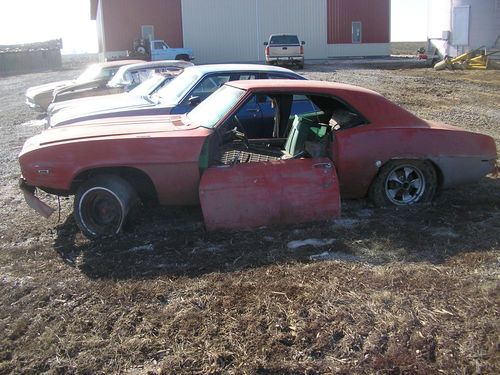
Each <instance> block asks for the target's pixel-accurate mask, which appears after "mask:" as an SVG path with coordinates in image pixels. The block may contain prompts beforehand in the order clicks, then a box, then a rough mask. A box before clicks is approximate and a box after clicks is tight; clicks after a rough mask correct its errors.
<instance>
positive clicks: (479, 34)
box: [453, 0, 500, 48]
mask: <svg viewBox="0 0 500 375" xmlns="http://www.w3.org/2000/svg"><path fill="white" fill-rule="evenodd" d="M453 6H454V7H460V6H470V13H469V48H477V47H480V46H482V45H484V46H486V47H492V46H493V45H494V44H495V41H496V39H497V37H498V36H499V35H500V29H499V27H498V20H497V18H496V16H497V14H496V12H495V11H496V9H495V8H496V0H454V1H453Z"/></svg>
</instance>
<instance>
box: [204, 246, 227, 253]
mask: <svg viewBox="0 0 500 375" xmlns="http://www.w3.org/2000/svg"><path fill="white" fill-rule="evenodd" d="M205 250H206V251H208V252H209V253H219V252H221V251H223V250H224V248H223V247H222V246H218V245H214V246H210V247H207V248H206V249H205Z"/></svg>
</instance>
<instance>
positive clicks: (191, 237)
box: [54, 178, 500, 279]
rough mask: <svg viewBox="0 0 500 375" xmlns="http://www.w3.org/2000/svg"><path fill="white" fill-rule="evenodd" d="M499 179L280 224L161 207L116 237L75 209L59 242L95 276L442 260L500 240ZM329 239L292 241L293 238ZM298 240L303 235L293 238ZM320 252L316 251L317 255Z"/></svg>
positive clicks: (69, 258) (348, 205)
mask: <svg viewBox="0 0 500 375" xmlns="http://www.w3.org/2000/svg"><path fill="white" fill-rule="evenodd" d="M499 187H500V180H499V179H490V178H486V179H484V180H483V181H482V182H481V183H480V184H477V185H472V186H470V187H463V188H461V189H455V190H448V191H446V192H445V193H443V194H442V195H441V196H440V197H438V199H437V200H436V202H434V203H432V204H430V205H420V206H414V207H405V208H397V207H396V208H384V209H374V208H372V207H370V206H369V204H368V203H367V202H366V201H347V202H344V203H343V205H344V206H343V216H342V218H341V219H338V220H335V221H329V222H319V223H312V224H311V223H309V224H304V225H295V226H287V227H281V228H280V227H278V228H259V229H255V230H242V231H228V232H214V233H207V232H206V231H205V229H204V226H203V220H202V216H201V212H200V210H199V209H198V208H190V209H165V208H155V209H148V210H145V211H144V212H143V214H142V215H141V219H140V220H139V221H138V222H136V223H134V225H133V226H132V227H131V228H127V230H126V231H125V233H124V234H123V235H121V236H120V237H119V238H117V239H114V240H106V241H96V242H91V241H88V240H86V239H84V238H83V236H82V235H81V233H79V231H78V230H77V228H76V225H75V223H74V220H73V218H72V216H69V217H68V218H67V220H66V221H65V222H64V223H62V224H60V225H59V226H57V228H56V229H57V233H58V235H57V240H56V242H55V244H54V248H55V249H56V251H57V252H58V253H59V254H60V256H61V257H62V258H63V259H64V260H65V261H66V262H67V263H68V264H69V265H72V266H75V267H78V268H79V269H80V270H81V271H82V272H83V273H84V274H85V275H87V276H88V277H90V278H92V279H102V278H104V279H107V278H110V279H130V278H138V279H143V278H154V277H157V276H160V275H167V276H173V277H179V276H185V277H198V276H200V275H203V274H206V273H212V272H234V271H238V270H242V269H247V268H252V267H261V266H265V265H269V264H275V263H293V262H310V261H312V260H311V256H312V257H313V259H316V260H328V259H333V260H347V261H359V262H365V263H370V264H383V263H387V262H394V261H402V262H430V263H441V262H444V261H445V260H446V259H448V258H449V257H451V256H454V255H456V254H459V253H465V252H470V251H486V250H490V249H491V248H493V247H495V246H498V242H499V236H498V233H500V193H499V191H500V189H498V188H499ZM307 239H320V240H323V243H322V244H321V243H319V244H315V245H311V244H309V245H307V244H304V245H303V246H298V247H297V248H294V249H291V248H290V242H291V241H302V240H307ZM295 244H297V243H295ZM314 257H315V258H314Z"/></svg>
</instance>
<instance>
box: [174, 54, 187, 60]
mask: <svg viewBox="0 0 500 375" xmlns="http://www.w3.org/2000/svg"><path fill="white" fill-rule="evenodd" d="M175 59H176V60H182V61H189V56H188V55H177V56H175Z"/></svg>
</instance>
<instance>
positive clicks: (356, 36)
mask: <svg viewBox="0 0 500 375" xmlns="http://www.w3.org/2000/svg"><path fill="white" fill-rule="evenodd" d="M352 42H353V43H361V22H360V21H356V22H353V23H352Z"/></svg>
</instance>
